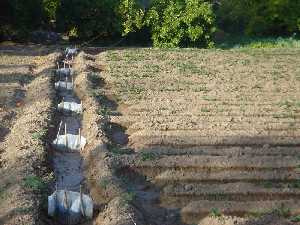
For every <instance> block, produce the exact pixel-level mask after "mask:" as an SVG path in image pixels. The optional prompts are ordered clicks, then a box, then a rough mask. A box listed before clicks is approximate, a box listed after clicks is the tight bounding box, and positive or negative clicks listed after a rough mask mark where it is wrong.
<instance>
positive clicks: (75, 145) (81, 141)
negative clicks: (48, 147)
mask: <svg viewBox="0 0 300 225" xmlns="http://www.w3.org/2000/svg"><path fill="white" fill-rule="evenodd" d="M52 144H53V146H54V147H55V148H56V149H58V150H62V151H65V150H71V151H79V150H80V149H83V148H84V146H85V145H86V138H84V137H83V136H79V135H75V134H67V135H65V134H63V135H58V136H57V138H56V139H55V140H54V141H53V143H52Z"/></svg>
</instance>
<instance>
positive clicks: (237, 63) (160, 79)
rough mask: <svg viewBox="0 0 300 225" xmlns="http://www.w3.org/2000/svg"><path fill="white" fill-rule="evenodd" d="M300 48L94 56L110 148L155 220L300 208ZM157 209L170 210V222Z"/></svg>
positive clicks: (119, 52)
mask: <svg viewBox="0 0 300 225" xmlns="http://www.w3.org/2000/svg"><path fill="white" fill-rule="evenodd" d="M299 56H300V51H299V50H298V49H272V50H255V49H253V50H250V49H240V50H234V51H221V50H196V49H180V50H155V49H129V50H110V51H106V52H104V53H101V54H99V55H97V59H96V62H97V63H98V64H102V65H103V64H104V65H105V69H104V71H103V72H102V73H101V78H102V79H103V83H104V89H103V91H102V93H101V94H100V99H99V101H100V103H101V104H102V108H103V109H102V110H101V111H100V112H99V113H100V114H101V115H103V116H107V118H109V121H110V123H109V125H108V126H107V127H106V128H105V129H106V134H107V135H108V137H109V139H110V146H109V149H110V151H111V153H112V154H113V155H115V156H116V157H117V158H118V159H120V160H121V161H122V165H121V166H119V168H120V170H119V171H120V173H119V177H121V178H124V179H125V180H127V182H128V185H131V191H132V194H133V195H135V196H136V199H137V202H139V201H140V202H143V204H142V203H141V211H143V212H144V215H147V216H148V218H149V221H150V222H149V223H150V224H161V223H164V224H169V223H170V224H183V223H187V224H195V223H198V222H199V221H200V223H201V221H202V218H204V217H205V216H207V215H212V214H221V215H222V214H227V215H237V216H243V217H248V216H249V215H255V217H260V216H262V215H264V214H268V213H270V212H274V211H275V212H277V214H280V216H295V215H298V214H299V213H300V205H299V198H300V189H299V186H298V184H299V170H298V165H299V164H300V161H299V154H300V151H299V144H300V138H299V137H300V136H299V135H300V132H299V115H300V114H299V112H300V102H299V97H300V89H299V87H300V86H299V84H300V78H299V72H300V69H299V62H300V58H299ZM101 96H102V97H101ZM108 100H109V101H110V102H114V104H113V106H112V104H108ZM134 153H135V154H134ZM139 177H141V179H139ZM252 206H253V207H252ZM155 210H159V211H160V212H163V211H164V210H166V215H164V217H165V221H159V220H158V219H157V218H158V217H157V215H159V214H155V213H154V212H155ZM151 214H152V215H154V218H151ZM147 216H146V217H147ZM160 218H161V217H160Z"/></svg>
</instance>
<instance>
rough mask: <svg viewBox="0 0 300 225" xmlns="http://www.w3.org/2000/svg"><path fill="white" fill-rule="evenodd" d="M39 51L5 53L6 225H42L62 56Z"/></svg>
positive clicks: (1, 67) (0, 142)
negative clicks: (55, 69)
mask: <svg viewBox="0 0 300 225" xmlns="http://www.w3.org/2000/svg"><path fill="white" fill-rule="evenodd" d="M38 51H39V47H32V49H31V50H29V51H26V47H25V46H23V47H11V48H10V49H9V50H8V49H7V48H4V47H1V50H0V87H1V89H0V90H1V91H0V121H1V128H0V131H1V132H0V149H1V151H0V152H1V155H0V158H1V166H0V171H1V179H0V180H1V181H0V196H1V202H0V223H1V224H12V225H13V224H14V225H15V224H26V225H28V224H36V222H37V220H38V217H39V209H40V207H41V205H42V201H41V200H42V199H43V198H42V197H41V195H42V194H43V193H42V190H41V188H42V186H43V182H44V179H45V176H46V175H47V167H46V161H47V155H46V150H45V142H44V141H45V139H44V138H45V136H46V135H47V127H48V124H49V121H50V119H51V114H52V100H51V99H52V97H53V92H52V88H51V74H52V69H51V67H52V66H53V65H54V62H55V60H56V58H57V57H58V54H57V53H52V54H46V53H44V54H35V55H34V56H33V55H32V53H33V52H38ZM47 53H49V52H47ZM34 182H38V183H34ZM45 182H46V181H45ZM35 184H37V186H35Z"/></svg>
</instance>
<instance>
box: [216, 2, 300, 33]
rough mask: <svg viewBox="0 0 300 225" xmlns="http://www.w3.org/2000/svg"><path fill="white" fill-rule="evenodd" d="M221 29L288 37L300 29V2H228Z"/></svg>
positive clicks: (222, 7)
mask: <svg viewBox="0 0 300 225" xmlns="http://www.w3.org/2000/svg"><path fill="white" fill-rule="evenodd" d="M216 14H217V21H218V25H219V27H221V28H223V29H225V30H226V31H228V32H240V33H245V34H251V35H287V34H292V33H294V32H299V30H300V0H265V1H260V0H226V1H225V0H224V1H222V2H221V5H220V7H219V8H218V10H217V11H216Z"/></svg>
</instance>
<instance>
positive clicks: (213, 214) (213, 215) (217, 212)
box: [210, 208, 222, 217]
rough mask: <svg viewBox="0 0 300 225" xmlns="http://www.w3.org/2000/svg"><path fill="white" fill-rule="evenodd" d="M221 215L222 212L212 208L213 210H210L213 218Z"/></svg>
mask: <svg viewBox="0 0 300 225" xmlns="http://www.w3.org/2000/svg"><path fill="white" fill-rule="evenodd" d="M221 215H222V214H221V212H220V210H219V209H217V208H212V209H211V210H210V216H211V217H220V216H221Z"/></svg>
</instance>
